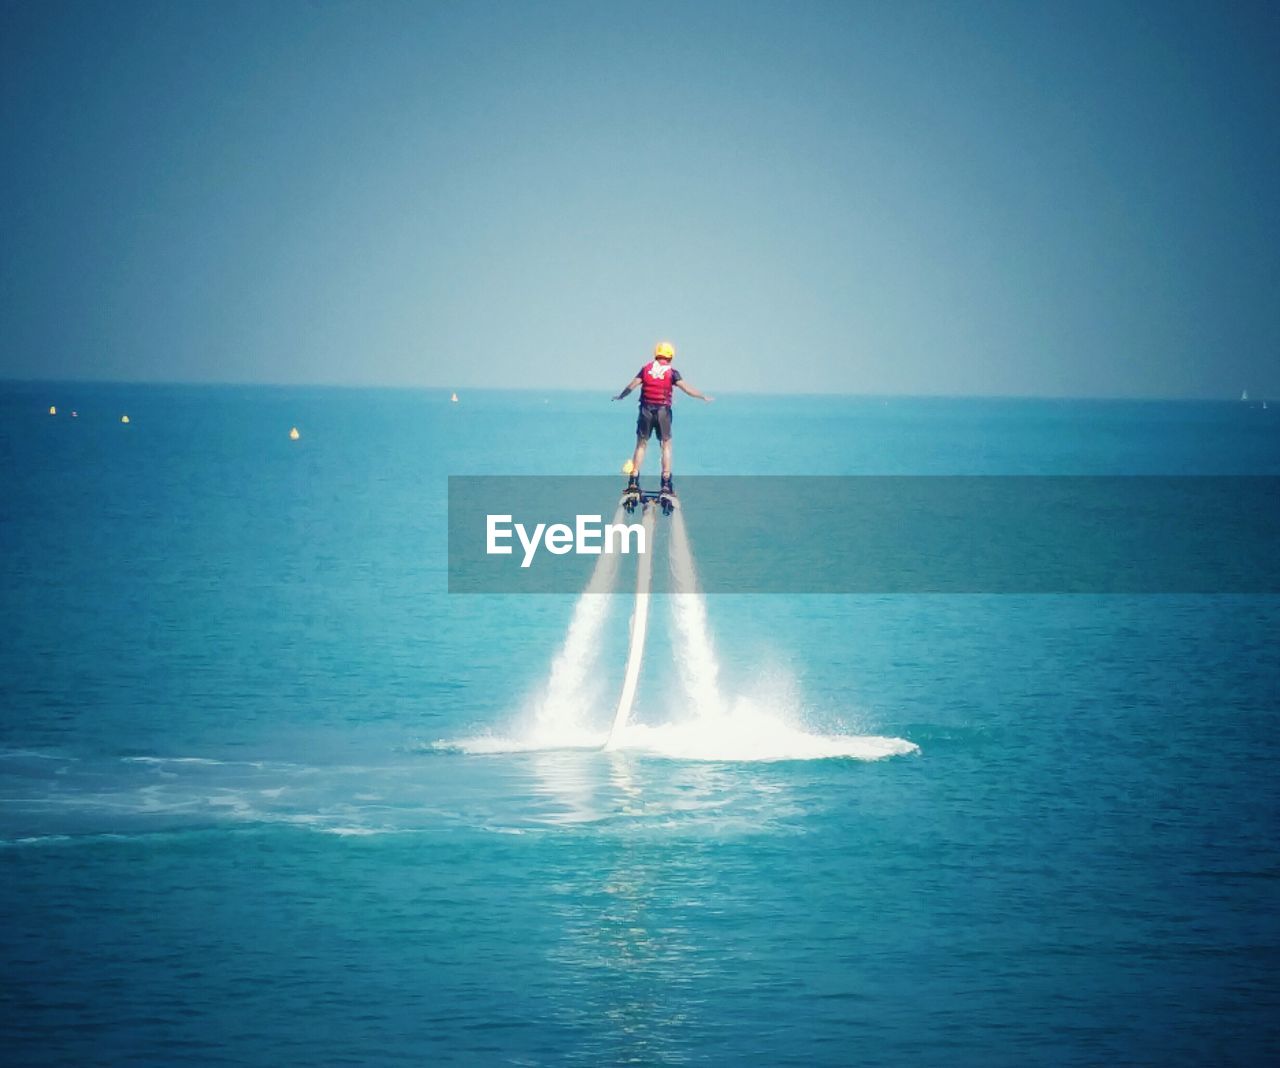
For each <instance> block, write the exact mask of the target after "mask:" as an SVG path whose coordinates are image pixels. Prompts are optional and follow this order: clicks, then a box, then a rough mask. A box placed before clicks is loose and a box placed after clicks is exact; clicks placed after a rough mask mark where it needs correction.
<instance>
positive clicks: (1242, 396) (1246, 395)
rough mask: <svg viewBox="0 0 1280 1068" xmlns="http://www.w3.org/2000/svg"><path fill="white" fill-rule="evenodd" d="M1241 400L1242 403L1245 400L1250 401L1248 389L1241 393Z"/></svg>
mask: <svg viewBox="0 0 1280 1068" xmlns="http://www.w3.org/2000/svg"><path fill="white" fill-rule="evenodd" d="M1240 399H1241V400H1242V401H1243V400H1248V399H1249V391H1248V390H1247V389H1246V390H1245V391H1244V392H1243V393H1241V394H1240Z"/></svg>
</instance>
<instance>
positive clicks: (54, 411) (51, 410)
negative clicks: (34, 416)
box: [49, 404, 58, 415]
mask: <svg viewBox="0 0 1280 1068" xmlns="http://www.w3.org/2000/svg"><path fill="white" fill-rule="evenodd" d="M49 414H50V415H57V414H58V409H57V406H56V405H53V404H51V405H49Z"/></svg>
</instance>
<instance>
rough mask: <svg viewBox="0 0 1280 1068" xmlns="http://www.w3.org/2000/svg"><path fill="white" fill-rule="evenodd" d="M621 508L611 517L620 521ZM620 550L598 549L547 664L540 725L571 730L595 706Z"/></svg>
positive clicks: (538, 718) (539, 709) (537, 714)
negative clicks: (548, 670) (562, 636)
mask: <svg viewBox="0 0 1280 1068" xmlns="http://www.w3.org/2000/svg"><path fill="white" fill-rule="evenodd" d="M622 520H623V511H622V508H621V507H619V508H618V510H617V511H616V512H615V513H614V517H613V522H614V523H615V524H618V523H621V522H622ZM618 557H619V554H618V553H601V554H600V558H599V559H598V560H597V561H596V566H595V569H594V570H593V571H592V573H591V579H590V581H589V582H588V583H587V587H586V589H585V590H583V592H582V593H581V594H580V595H579V597H578V602H577V604H575V605H574V606H573V617H572V618H571V619H570V621H569V630H568V632H567V633H566V634H565V639H564V644H563V645H562V646H561V647H560V651H559V652H558V653H557V654H556V657H555V659H554V660H553V661H552V663H551V673H550V676H549V677H548V679H547V685H546V689H545V690H544V691H543V693H542V696H541V698H540V700H539V701H538V704H537V707H536V709H535V712H534V718H535V720H536V721H537V726H538V728H539V729H541V730H547V731H558V730H572V729H574V728H575V727H576V726H577V725H578V724H579V723H581V722H582V720H583V718H584V717H585V716H586V715H587V714H588V713H589V711H590V710H591V709H592V708H593V707H594V706H595V705H596V703H597V702H598V699H599V696H600V689H599V686H600V679H599V676H598V673H597V672H595V671H594V668H595V665H596V662H597V660H598V658H599V655H600V633H601V631H602V630H603V629H604V623H605V620H606V619H607V618H608V615H609V606H610V603H611V601H612V598H611V597H609V596H608V594H609V591H610V590H612V589H613V584H614V581H615V580H616V578H617V574H618Z"/></svg>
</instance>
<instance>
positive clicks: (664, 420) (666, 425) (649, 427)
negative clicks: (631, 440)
mask: <svg viewBox="0 0 1280 1068" xmlns="http://www.w3.org/2000/svg"><path fill="white" fill-rule="evenodd" d="M655 429H656V430H657V431H658V440H659V441H670V440H671V409H670V408H669V407H667V406H665V405H664V406H659V405H656V404H642V405H640V418H639V419H637V420H636V437H637V438H639V439H640V440H641V441H648V440H649V437H650V435H652V434H653V432H654V430H655Z"/></svg>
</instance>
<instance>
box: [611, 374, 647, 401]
mask: <svg viewBox="0 0 1280 1068" xmlns="http://www.w3.org/2000/svg"><path fill="white" fill-rule="evenodd" d="M639 384H640V379H639V378H633V379H632V380H631V381H630V382H628V383H627V388H626V389H624V390H623V391H622V392H621V393H619V394H618V395H617V396H616V397H611V398H609V399H610V400H622V398H623V397H625V396H626V395H627V394H628V393H630V392H631V391H632V390H633V389H635V388H636V386H638V385H639Z"/></svg>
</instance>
